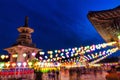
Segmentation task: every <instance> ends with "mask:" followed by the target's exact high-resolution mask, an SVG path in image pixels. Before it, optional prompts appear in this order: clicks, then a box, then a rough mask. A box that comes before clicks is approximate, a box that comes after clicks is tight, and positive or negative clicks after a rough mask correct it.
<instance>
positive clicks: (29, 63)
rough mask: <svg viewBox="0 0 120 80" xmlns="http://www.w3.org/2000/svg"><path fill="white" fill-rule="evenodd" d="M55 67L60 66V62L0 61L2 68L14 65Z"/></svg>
mask: <svg viewBox="0 0 120 80" xmlns="http://www.w3.org/2000/svg"><path fill="white" fill-rule="evenodd" d="M55 66H56V67H57V66H60V64H59V63H57V62H56V64H55V63H47V62H36V63H34V64H33V63H32V62H28V63H27V62H23V63H22V62H17V63H15V62H12V63H10V62H6V63H4V62H1V63H0V68H1V69H2V68H15V67H23V68H25V67H29V68H31V67H55Z"/></svg>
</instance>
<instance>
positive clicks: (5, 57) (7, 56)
mask: <svg viewBox="0 0 120 80" xmlns="http://www.w3.org/2000/svg"><path fill="white" fill-rule="evenodd" d="M0 58H1V59H2V60H4V59H8V58H9V55H1V56H0Z"/></svg>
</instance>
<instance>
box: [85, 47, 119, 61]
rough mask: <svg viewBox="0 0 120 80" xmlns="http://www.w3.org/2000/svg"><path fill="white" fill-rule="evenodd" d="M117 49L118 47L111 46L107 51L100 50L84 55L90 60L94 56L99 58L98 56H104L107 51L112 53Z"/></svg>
mask: <svg viewBox="0 0 120 80" xmlns="http://www.w3.org/2000/svg"><path fill="white" fill-rule="evenodd" d="M116 51H118V48H112V49H108V50H107V51H105V50H104V51H100V52H99V53H95V54H94V53H92V54H88V55H86V56H84V57H85V58H86V59H87V60H92V59H95V58H99V57H102V56H105V55H106V54H108V53H114V52H116Z"/></svg>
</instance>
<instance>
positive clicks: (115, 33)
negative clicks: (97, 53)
mask: <svg viewBox="0 0 120 80" xmlns="http://www.w3.org/2000/svg"><path fill="white" fill-rule="evenodd" d="M88 19H89V20H90V21H91V23H92V25H93V26H94V27H95V29H96V30H97V31H98V33H99V34H100V35H101V37H102V38H103V39H104V40H105V41H106V42H111V41H116V42H117V43H118V44H116V45H117V46H120V6H119V7H116V8H114V9H109V10H102V11H91V12H89V13H88Z"/></svg>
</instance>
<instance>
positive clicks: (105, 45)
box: [40, 42, 116, 54]
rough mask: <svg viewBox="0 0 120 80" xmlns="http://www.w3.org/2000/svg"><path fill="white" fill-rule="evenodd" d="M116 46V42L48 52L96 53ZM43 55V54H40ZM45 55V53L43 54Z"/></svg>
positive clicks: (49, 52)
mask: <svg viewBox="0 0 120 80" xmlns="http://www.w3.org/2000/svg"><path fill="white" fill-rule="evenodd" d="M114 44H116V42H109V43H102V44H97V45H91V46H85V47H79V48H78V47H75V48H68V49H61V50H54V51H47V53H48V54H53V53H62V52H70V51H73V52H74V51H79V52H80V51H81V52H84V53H85V52H90V51H95V50H96V49H101V48H105V47H107V46H113V45H114ZM40 54H41V53H40ZM42 54H44V52H42Z"/></svg>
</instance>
